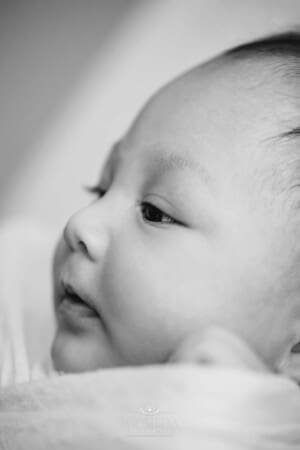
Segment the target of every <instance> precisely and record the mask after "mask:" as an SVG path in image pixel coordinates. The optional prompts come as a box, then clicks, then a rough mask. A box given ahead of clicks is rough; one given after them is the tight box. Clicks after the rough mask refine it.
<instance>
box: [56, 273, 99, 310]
mask: <svg viewBox="0 0 300 450" xmlns="http://www.w3.org/2000/svg"><path fill="white" fill-rule="evenodd" d="M58 309H59V311H60V312H67V313H75V314H78V315H80V316H82V317H98V318H99V315H98V313H97V311H96V310H95V309H94V308H93V307H92V305H91V304H90V303H89V302H88V301H86V300H85V297H84V298H83V297H82V296H80V295H79V294H78V293H77V292H76V290H75V289H74V288H73V286H72V285H70V284H67V283H64V282H62V295H61V300H60V303H59V307H58Z"/></svg>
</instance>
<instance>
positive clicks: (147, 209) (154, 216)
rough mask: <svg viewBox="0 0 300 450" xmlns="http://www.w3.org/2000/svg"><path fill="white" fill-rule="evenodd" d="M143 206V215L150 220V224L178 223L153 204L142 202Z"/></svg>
mask: <svg viewBox="0 0 300 450" xmlns="http://www.w3.org/2000/svg"><path fill="white" fill-rule="evenodd" d="M141 206H142V214H143V216H144V218H145V219H146V220H149V222H162V223H178V222H177V220H175V219H173V218H172V217H171V216H169V215H168V214H165V213H164V212H163V211H161V210H160V209H158V208H156V206H154V205H152V204H151V203H148V202H142V203H141Z"/></svg>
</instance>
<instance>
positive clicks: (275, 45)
mask: <svg viewBox="0 0 300 450" xmlns="http://www.w3.org/2000/svg"><path fill="white" fill-rule="evenodd" d="M299 74H300V38H299V36H297V35H292V34H291V35H281V36H279V37H277V38H269V39H266V40H264V41H260V42H256V43H253V44H250V45H248V46H244V47H242V48H238V49H235V50H234V51H231V52H228V53H227V54H223V55H221V56H219V57H217V58H214V59H213V60H211V61H209V62H207V63H206V64H203V65H201V66H198V67H196V68H194V69H193V70H190V71H189V72H187V73H185V74H183V75H182V76H180V77H179V78H177V79H176V80H174V81H172V82H171V83H170V84H168V85H167V86H166V87H164V88H163V89H161V90H160V91H159V92H158V93H157V94H156V95H155V96H154V97H152V98H151V99H150V101H149V102H148V104H147V105H146V107H145V108H144V109H143V111H142V112H141V114H140V115H139V117H138V118H137V120H136V121H135V123H134V124H133V126H132V127H131V129H130V130H129V132H128V133H127V134H126V136H125V137H123V139H122V140H120V141H119V142H118V143H117V144H116V145H115V146H114V147H113V149H112V150H111V152H110V153H109V155H108V157H107V160H106V161H105V164H104V167H103V171H102V175H101V178H100V179H99V182H98V183H97V189H98V187H99V196H96V198H95V199H94V200H93V201H92V202H91V203H90V204H88V205H87V206H86V207H85V208H83V209H81V210H80V211H78V212H77V213H76V214H74V215H73V216H72V217H71V218H70V220H69V221H68V223H67V225H66V227H65V229H64V233H63V236H62V238H61V240H60V241H59V243H58V246H57V249H56V252H55V258H54V296H55V306H56V313H57V322H58V323H57V332H56V336H55V339H54V343H53V348H52V356H53V359H54V363H55V365H56V368H57V369H58V370H62V371H74V372H78V371H85V370H94V369H96V368H100V367H109V366H118V365H142V364H155V363H163V362H165V361H167V360H168V358H169V356H170V355H171V354H172V352H173V351H174V350H175V348H176V346H177V345H178V344H179V343H180V341H182V340H183V339H184V337H186V336H187V335H189V334H190V333H193V332H196V331H197V330H201V329H202V328H204V327H206V326H208V325H210V324H214V325H221V326H224V327H225V328H227V329H228V330H231V331H233V332H235V333H237V334H238V335H239V336H241V337H242V338H244V339H245V340H246V341H247V342H248V343H249V344H250V345H251V346H252V347H253V348H254V349H255V350H256V351H257V352H258V353H259V355H260V356H261V357H262V358H263V359H264V360H265V361H266V362H267V363H268V364H270V366H271V367H273V368H275V369H276V368H277V367H278V365H279V364H280V363H281V362H282V361H284V362H286V361H290V359H292V360H293V361H295V359H296V358H297V354H296V353H295V351H294V350H293V352H292V353H291V349H295V346H296V344H297V343H298V342H300V276H299V271H300V239H299V237H300V210H299V200H300V188H299V186H300V170H299V168H300V166H299V162H300V155H299V142H300V136H299V134H300V128H299V125H300V98H299V92H300V83H299V81H300V78H299ZM102 190H103V192H102ZM64 285H65V286H66V285H71V287H73V290H75V292H76V293H77V294H78V295H79V296H80V297H81V299H82V300H83V301H84V302H80V301H77V300H76V299H73V300H72V299H69V300H68V299H64V297H66V295H65V291H64ZM289 355H291V358H290V356H289Z"/></svg>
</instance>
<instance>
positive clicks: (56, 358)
mask: <svg viewBox="0 0 300 450" xmlns="http://www.w3.org/2000/svg"><path fill="white" fill-rule="evenodd" d="M51 357H52V361H53V365H54V368H55V370H57V371H59V372H66V373H78V372H87V371H94V370H97V369H100V368H108V367H116V366H120V365H126V364H125V363H124V361H122V360H121V358H119V357H118V356H117V355H115V354H114V352H113V350H112V349H111V348H110V346H109V345H108V344H107V343H106V342H105V341H104V339H103V338H102V339H101V338H99V336H98V337H97V338H96V339H95V336H91V335H89V334H86V335H77V336H76V335H75V336H74V335H72V334H70V333H68V332H66V331H65V330H57V332H56V335H55V337H54V340H53V343H52V347H51Z"/></svg>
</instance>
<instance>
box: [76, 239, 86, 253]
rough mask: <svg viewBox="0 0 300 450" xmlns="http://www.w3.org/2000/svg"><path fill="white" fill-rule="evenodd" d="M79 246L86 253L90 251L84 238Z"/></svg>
mask: <svg viewBox="0 0 300 450" xmlns="http://www.w3.org/2000/svg"><path fill="white" fill-rule="evenodd" d="M78 248H79V250H81V251H83V252H84V253H87V252H88V249H87V246H86V245H85V243H84V242H83V241H82V240H80V241H79V242H78Z"/></svg>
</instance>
